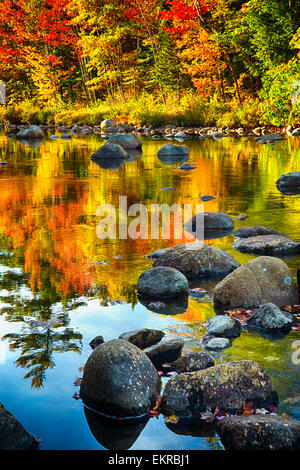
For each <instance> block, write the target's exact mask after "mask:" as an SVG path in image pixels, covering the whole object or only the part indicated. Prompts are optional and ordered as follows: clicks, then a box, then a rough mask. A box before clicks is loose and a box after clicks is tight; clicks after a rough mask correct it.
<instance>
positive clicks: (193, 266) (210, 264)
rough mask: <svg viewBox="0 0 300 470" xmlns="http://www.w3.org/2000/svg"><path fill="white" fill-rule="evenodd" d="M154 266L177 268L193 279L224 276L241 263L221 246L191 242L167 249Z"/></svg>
mask: <svg viewBox="0 0 300 470" xmlns="http://www.w3.org/2000/svg"><path fill="white" fill-rule="evenodd" d="M153 266H154V267H157V266H169V267H172V268H176V269H178V270H179V271H180V272H182V273H183V274H184V275H185V276H186V277H187V278H188V279H193V278H202V277H204V278H218V277H219V278H220V277H224V276H226V275H227V274H229V273H231V272H232V271H234V270H235V269H236V268H238V267H239V266H240V265H239V263H238V262H237V261H236V260H235V259H234V258H233V257H232V256H231V255H229V254H228V253H226V252H225V251H223V250H221V249H220V248H216V247H214V246H211V245H207V244H205V243H200V242H191V243H183V244H180V245H176V246H174V247H171V248H167V249H165V251H164V252H163V253H161V254H160V256H159V257H158V258H157V259H156V260H155V262H154V265H153Z"/></svg>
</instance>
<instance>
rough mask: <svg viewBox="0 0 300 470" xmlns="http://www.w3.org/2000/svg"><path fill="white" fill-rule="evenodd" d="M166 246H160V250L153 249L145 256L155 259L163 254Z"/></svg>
mask: <svg viewBox="0 0 300 470" xmlns="http://www.w3.org/2000/svg"><path fill="white" fill-rule="evenodd" d="M166 250H167V248H161V249H160V250H156V251H153V253H150V255H148V256H147V258H150V259H156V258H159V257H160V256H161V255H163V254H164V253H165V252H166Z"/></svg>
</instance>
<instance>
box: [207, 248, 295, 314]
mask: <svg viewBox="0 0 300 470" xmlns="http://www.w3.org/2000/svg"><path fill="white" fill-rule="evenodd" d="M269 302H271V303H274V304H275V305H277V306H278V307H282V306H284V305H287V304H288V305H295V304H297V303H298V302H299V296H298V292H297V286H296V283H295V281H294V279H293V276H292V274H291V272H290V270H289V268H288V266H287V265H286V264H285V263H284V261H282V260H280V259H278V258H273V257H270V256H260V257H258V258H255V259H253V260H251V261H249V262H248V263H245V264H244V265H242V266H240V267H239V268H237V269H236V270H235V271H233V272H232V273H230V274H229V275H228V276H226V277H225V278H224V279H223V280H222V281H221V282H219V283H218V284H217V285H216V287H215V292H214V304H215V307H216V308H217V309H223V310H226V309H228V308H237V307H244V308H252V307H259V306H260V305H262V304H265V303H269Z"/></svg>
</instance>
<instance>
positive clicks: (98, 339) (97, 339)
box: [89, 335, 104, 349]
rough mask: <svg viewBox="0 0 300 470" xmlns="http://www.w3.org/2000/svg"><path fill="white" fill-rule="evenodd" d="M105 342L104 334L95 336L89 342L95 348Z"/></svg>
mask: <svg viewBox="0 0 300 470" xmlns="http://www.w3.org/2000/svg"><path fill="white" fill-rule="evenodd" d="M102 343H104V338H103V336H100V335H99V336H95V338H93V339H92V341H90V342H89V345H90V346H91V348H92V349H95V348H96V347H97V346H100V344H102Z"/></svg>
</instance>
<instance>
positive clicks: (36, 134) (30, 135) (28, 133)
mask: <svg viewBox="0 0 300 470" xmlns="http://www.w3.org/2000/svg"><path fill="white" fill-rule="evenodd" d="M43 137H44V133H43V131H42V129H41V128H40V127H39V126H35V125H33V126H30V127H28V128H27V129H22V130H20V131H19V132H18V133H17V135H16V138H17V139H25V140H31V139H42V138H43Z"/></svg>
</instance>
